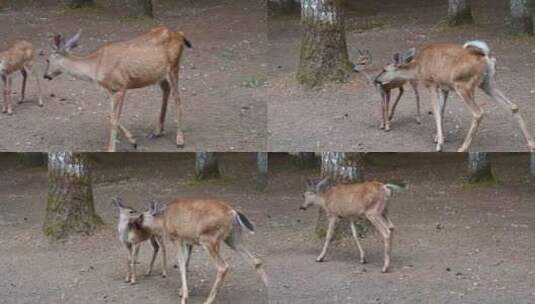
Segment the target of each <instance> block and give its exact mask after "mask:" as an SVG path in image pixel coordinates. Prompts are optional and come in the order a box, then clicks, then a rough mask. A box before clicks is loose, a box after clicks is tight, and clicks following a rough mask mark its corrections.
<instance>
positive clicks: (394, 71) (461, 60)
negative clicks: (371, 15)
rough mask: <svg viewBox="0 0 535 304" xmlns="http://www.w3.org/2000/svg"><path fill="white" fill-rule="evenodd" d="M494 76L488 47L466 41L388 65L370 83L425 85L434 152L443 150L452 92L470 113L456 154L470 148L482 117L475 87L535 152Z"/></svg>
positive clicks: (534, 144) (514, 107)
mask: <svg viewBox="0 0 535 304" xmlns="http://www.w3.org/2000/svg"><path fill="white" fill-rule="evenodd" d="M411 53H413V51H412V50H409V51H408V52H407V55H406V56H410V54H411ZM495 74H496V59H495V58H494V57H492V56H491V55H490V48H489V46H488V45H487V44H486V43H485V42H483V41H469V42H467V43H465V44H464V45H458V44H451V43H441V44H432V45H429V46H427V47H425V48H423V49H422V50H421V51H420V52H419V53H418V54H417V55H416V57H415V58H414V60H412V61H410V62H409V63H392V64H389V65H387V66H385V67H384V68H383V71H382V72H381V73H380V74H379V75H378V76H377V77H376V78H375V80H374V82H375V83H376V84H378V85H387V84H390V83H394V82H398V81H404V80H406V81H411V80H417V81H418V82H422V83H424V84H425V86H426V87H427V88H428V89H429V91H430V92H431V94H432V95H433V98H432V100H431V103H432V105H433V114H434V116H435V123H436V129H437V132H436V136H435V143H436V150H437V151H442V148H443V146H444V134H443V116H444V109H445V107H446V100H447V98H448V94H449V92H450V91H455V92H456V93H457V94H458V95H459V96H460V97H461V98H462V99H463V101H464V102H465V103H466V105H467V106H468V107H469V109H470V111H471V112H472V124H471V125H470V129H469V130H468V134H467V135H466V138H465V140H464V142H463V144H462V146H461V147H460V148H459V150H458V151H459V152H465V151H467V150H468V148H469V147H470V144H471V142H472V138H473V137H474V135H475V133H476V132H477V129H478V127H479V124H480V123H481V120H482V118H483V114H484V111H483V109H482V108H481V107H480V106H479V105H478V104H477V103H476V102H475V91H476V88H477V87H479V88H480V89H481V90H482V91H483V92H485V94H487V95H488V96H489V97H491V98H492V99H493V100H494V101H496V102H497V103H499V104H500V105H502V106H503V107H504V108H505V109H507V110H510V111H511V113H512V114H513V118H515V119H516V120H517V123H518V125H519V127H520V130H521V131H522V134H523V135H524V138H525V140H526V141H527V143H528V146H529V148H530V150H535V141H534V140H533V137H532V136H531V134H530V132H529V131H528V129H527V127H526V123H525V122H524V119H523V118H522V116H521V115H520V112H519V109H518V106H517V105H516V104H514V103H512V102H511V101H510V100H509V99H507V97H505V96H504V94H503V93H502V92H501V91H500V90H498V89H497V88H496V85H495V83H494V82H495V79H494V75H495Z"/></svg>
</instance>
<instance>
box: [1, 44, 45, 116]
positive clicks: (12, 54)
mask: <svg viewBox="0 0 535 304" xmlns="http://www.w3.org/2000/svg"><path fill="white" fill-rule="evenodd" d="M32 66H33V46H32V44H31V43H30V42H28V41H24V40H20V41H17V42H15V43H14V44H13V45H12V46H11V47H10V48H9V49H7V50H5V51H3V52H0V77H2V82H3V84H4V106H3V107H2V113H6V112H7V114H8V115H12V114H13V108H12V107H13V106H12V102H11V76H12V75H13V72H16V71H20V73H21V74H22V89H21V93H20V99H19V103H22V102H24V95H25V91H26V79H27V78H28V72H30V73H32V75H33V76H34V77H35V80H36V82H37V89H38V91H39V96H38V102H37V103H38V104H39V106H40V107H42V106H43V98H42V94H41V84H40V83H39V77H38V76H37V75H36V74H35V72H34V70H33V69H32Z"/></svg>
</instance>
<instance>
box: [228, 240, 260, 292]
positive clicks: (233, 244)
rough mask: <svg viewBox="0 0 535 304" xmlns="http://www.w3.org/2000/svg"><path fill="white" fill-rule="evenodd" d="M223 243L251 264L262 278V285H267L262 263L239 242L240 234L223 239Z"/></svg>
mask: <svg viewBox="0 0 535 304" xmlns="http://www.w3.org/2000/svg"><path fill="white" fill-rule="evenodd" d="M225 243H226V244H227V245H228V246H229V247H230V248H232V249H233V250H234V251H236V252H238V253H239V254H240V256H241V257H242V258H243V259H244V260H245V261H246V262H247V263H249V264H250V265H251V266H253V268H254V270H255V271H256V272H257V273H258V274H259V275H260V278H261V279H262V282H264V285H265V286H266V287H268V278H267V274H266V271H265V270H264V266H263V265H264V263H263V262H262V260H260V259H259V258H257V257H255V256H254V255H253V254H252V253H251V252H249V250H247V248H245V246H243V245H242V244H241V238H240V236H237V237H229V238H227V239H225Z"/></svg>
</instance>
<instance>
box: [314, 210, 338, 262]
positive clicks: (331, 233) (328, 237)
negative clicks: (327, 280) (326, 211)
mask: <svg viewBox="0 0 535 304" xmlns="http://www.w3.org/2000/svg"><path fill="white" fill-rule="evenodd" d="M328 220H329V226H328V227H327V235H326V237H325V244H324V245H323V249H322V250H321V253H320V255H318V257H317V258H316V262H323V259H324V258H325V255H326V254H327V248H329V244H330V243H331V240H332V238H333V236H334V229H335V228H336V223H337V222H338V218H337V217H336V216H331V217H329V218H328Z"/></svg>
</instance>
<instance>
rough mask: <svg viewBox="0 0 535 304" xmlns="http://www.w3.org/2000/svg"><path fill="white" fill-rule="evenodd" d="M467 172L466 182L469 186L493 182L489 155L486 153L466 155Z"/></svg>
mask: <svg viewBox="0 0 535 304" xmlns="http://www.w3.org/2000/svg"><path fill="white" fill-rule="evenodd" d="M468 170H469V172H468V174H469V176H468V182H469V183H471V184H473V183H481V182H494V181H495V179H494V175H493V174H492V167H491V163H490V160H489V155H488V153H486V152H470V153H468Z"/></svg>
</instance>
